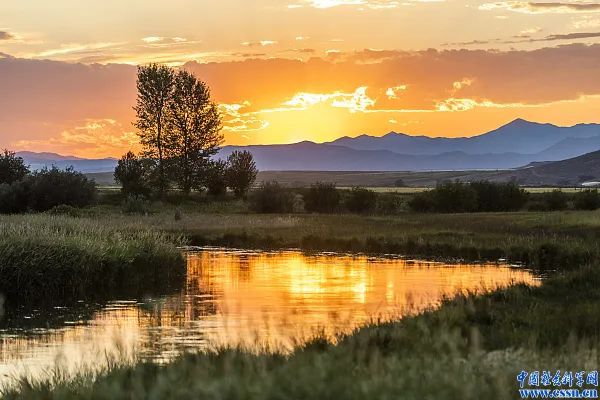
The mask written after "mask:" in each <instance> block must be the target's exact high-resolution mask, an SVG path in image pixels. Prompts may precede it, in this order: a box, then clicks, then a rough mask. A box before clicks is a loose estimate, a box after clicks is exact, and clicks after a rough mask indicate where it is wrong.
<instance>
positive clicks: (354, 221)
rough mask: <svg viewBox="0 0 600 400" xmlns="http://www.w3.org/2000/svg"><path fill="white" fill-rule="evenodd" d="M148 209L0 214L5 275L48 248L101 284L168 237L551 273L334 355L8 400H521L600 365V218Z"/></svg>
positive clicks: (209, 356)
mask: <svg viewBox="0 0 600 400" xmlns="http://www.w3.org/2000/svg"><path fill="white" fill-rule="evenodd" d="M176 210H178V215H179V217H178V218H175V214H176ZM151 211H152V212H150V213H149V214H147V215H143V216H142V215H127V214H123V213H121V212H120V211H118V209H117V208H116V207H114V206H102V207H97V208H95V209H93V210H91V211H90V212H89V215H88V216H84V217H79V218H75V217H66V216H58V217H56V216H55V217H51V216H46V215H37V216H21V217H2V218H0V227H1V228H2V231H3V232H4V231H6V232H8V233H9V234H8V235H4V236H3V237H2V238H0V265H3V266H4V265H10V263H8V264H7V263H6V261H5V260H3V259H2V258H5V259H6V257H10V259H11V260H13V262H16V261H15V260H17V261H18V262H20V263H24V261H23V260H22V259H26V256H27V255H28V254H29V253H27V249H28V248H30V247H31V246H35V245H36V243H40V247H39V248H37V247H36V248H35V249H36V250H35V251H34V252H33V254H37V255H36V257H38V258H37V261H40V260H42V259H47V257H48V256H52V254H54V253H52V251H55V250H52V249H56V248H60V249H70V250H71V251H73V254H74V255H75V257H77V259H78V260H79V261H78V262H77V263H76V264H75V263H73V264H68V260H67V265H68V266H67V267H66V268H67V270H69V271H70V272H71V273H73V272H74V271H76V272H78V273H79V272H82V269H81V268H82V267H81V266H82V265H86V267H85V268H91V269H90V271H92V274H93V273H94V271H102V268H99V269H96V267H93V266H92V267H89V266H88V265H87V264H86V263H87V262H92V263H93V262H95V260H98V259H102V260H106V262H107V264H106V265H132V264H127V263H125V264H122V262H123V260H126V259H129V260H131V257H133V258H135V257H136V255H139V254H147V257H151V256H150V255H156V257H158V258H157V259H161V258H160V257H161V256H159V255H158V254H162V255H163V256H164V257H166V258H165V259H170V257H168V256H166V254H172V253H171V252H172V251H173V248H172V245H173V243H174V242H173V238H174V237H179V236H184V237H186V238H187V239H188V240H189V241H190V242H191V243H194V244H213V245H214V244H216V245H227V246H235V247H254V248H286V247H299V248H302V249H305V250H343V251H351V252H374V253H379V252H395V253H404V254H408V255H412V256H420V257H426V258H461V259H468V260H492V259H498V258H505V259H509V260H512V261H524V262H527V263H528V264H529V265H530V266H532V267H535V268H548V269H551V270H553V271H554V273H553V274H552V275H551V277H550V278H548V279H547V280H546V281H545V282H544V283H543V284H542V285H541V286H540V287H535V288H532V287H527V286H524V285H519V286H514V287H510V288H507V289H502V290H500V291H496V292H493V293H490V294H484V295H462V296H458V297H456V298H454V299H451V300H448V301H446V302H445V303H444V304H443V305H442V307H441V308H440V309H438V310H431V311H428V312H425V313H423V314H421V315H419V316H415V317H410V318H406V319H403V320H402V321H399V322H391V323H383V324H377V323H374V324H372V325H371V326H367V327H365V328H362V329H360V330H358V331H357V332H355V333H353V334H351V335H348V336H344V337H340V338H338V340H337V343H336V344H335V345H333V344H330V343H329V342H327V341H326V340H325V339H324V338H315V340H314V341H312V342H311V343H308V344H304V345H300V346H299V347H298V349H297V350H296V351H295V352H294V353H292V354H290V355H282V354H264V353H263V354H255V353H251V352H247V351H244V350H243V349H220V350H218V351H216V352H214V353H202V354H189V355H184V356H182V357H180V358H179V359H177V360H176V361H174V362H172V363H169V364H167V365H162V366H159V365H154V364H149V363H137V364H133V365H129V364H127V363H124V364H115V365H113V366H112V367H111V368H108V369H107V370H106V371H104V372H102V373H100V374H99V375H95V374H92V373H86V372H82V374H81V375H80V376H79V377H77V378H76V379H65V378H61V376H62V375H61V374H60V373H57V374H55V378H54V379H49V380H47V381H44V382H29V381H22V382H21V384H20V386H18V387H17V388H15V389H14V390H12V391H9V392H6V393H5V394H4V398H6V399H27V400H29V399H32V400H34V399H57V400H58V399H61V400H62V399H147V398H157V399H158V398H176V399H195V398H206V399H238V398H248V399H283V398H292V399H294V398H298V399H299V398H332V399H333V398H344V399H363V398H403V399H480V398H486V399H512V398H516V396H518V393H517V384H516V379H515V377H516V375H517V373H518V372H519V371H521V370H541V369H545V370H546V369H547V370H557V369H561V370H563V371H564V370H565V369H570V370H585V369H587V370H592V369H597V368H598V362H599V361H600V360H599V359H598V357H599V356H598V343H599V341H600V263H599V262H600V261H599V251H600V250H598V248H597V247H598V246H597V241H598V238H599V237H600V212H584V211H564V212H554V213H534V212H527V213H525V212H523V213H481V214H460V215H435V214H427V215H417V214H408V213H407V214H402V215H400V216H393V217H376V216H372V217H371V216H353V215H309V214H296V215H256V214H248V213H246V212H245V210H244V206H243V204H241V203H239V202H233V203H221V204H220V205H219V206H215V205H208V204H202V205H197V204H182V205H178V206H174V205H169V204H162V205H160V206H158V207H155V209H153V210H151ZM21 235H25V237H27V238H28V239H21ZM52 235H54V237H56V238H57V239H56V242H54V239H52V237H53V236H52ZM115 235H116V237H117V238H118V239H114V238H115ZM27 240H29V242H28V241H27ZM11 243H16V244H17V245H16V247H15V249H16V250H12V249H13V246H12V245H11ZM49 249H50V250H49ZM82 249H84V250H82ZM140 249H145V250H143V251H140ZM169 249H170V250H169ZM7 250H8V251H9V255H8V256H7V255H5V254H4V253H5V252H6V251H7ZM11 251H13V253H11ZM59 254H60V255H61V256H62V255H64V254H68V255H70V254H71V253H69V252H65V251H63V250H60V252H59ZM125 255H127V256H125ZM50 259H52V258H51V257H50ZM174 259H175V258H173V260H174ZM35 260H36V258H35V257H34V260H33V261H30V262H27V263H26V264H27V265H28V266H29V268H32V270H33V271H37V272H40V273H44V274H46V273H50V274H53V273H55V271H54V270H53V269H52V268H49V267H45V269H44V268H42V269H40V267H39V265H38V264H36V262H34V261H35ZM57 260H60V257H58V258H57ZM146 260H148V259H146ZM152 264H160V263H154V262H153V263H152ZM36 265H37V266H36ZM92 265H93V264H92ZM35 268H38V269H37V270H36V269H35ZM121 269H125V270H128V269H127V268H126V267H121ZM83 271H85V270H83ZM131 271H134V272H135V273H136V274H137V273H139V272H140V271H139V270H136V269H135V268H134V269H132V270H131ZM159 272H160V271H153V276H157V275H158V273H159ZM3 273H4V272H3ZM30 276H31V273H30ZM50 276H53V275H50ZM57 276H59V277H60V276H61V275H60V274H58V275H57ZM63 277H64V275H63ZM58 281H60V279H58V278H57V282H58ZM39 282H41V281H40V280H38V284H39ZM113 283H114V282H113Z"/></svg>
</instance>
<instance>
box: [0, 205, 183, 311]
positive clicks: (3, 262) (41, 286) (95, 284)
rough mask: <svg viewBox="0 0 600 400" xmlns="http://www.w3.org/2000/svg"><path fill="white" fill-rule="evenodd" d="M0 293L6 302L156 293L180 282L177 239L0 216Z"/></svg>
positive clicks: (68, 221) (41, 217)
mask: <svg viewBox="0 0 600 400" xmlns="http://www.w3.org/2000/svg"><path fill="white" fill-rule="evenodd" d="M0 231H1V232H2V236H1V237H0V292H1V293H3V295H4V296H6V299H7V301H8V302H9V303H11V302H13V303H14V302H16V301H18V302H19V303H22V302H29V301H32V302H35V301H36V300H43V301H44V302H48V301H51V300H61V299H64V298H81V297H89V296H101V295H103V294H107V293H110V292H112V293H119V292H121V291H124V290H126V291H133V292H135V291H137V290H152V289H160V288H161V287H165V286H168V285H172V284H173V283H174V282H176V281H178V280H180V279H181V277H183V275H184V273H185V262H184V260H183V258H182V256H181V254H180V252H179V250H177V248H176V247H177V246H178V245H181V244H182V243H184V241H183V240H182V239H181V238H179V237H177V236H176V235H171V234H166V233H162V232H157V231H151V230H148V229H144V228H143V227H141V226H139V225H137V224H135V223H129V224H127V225H122V224H108V223H105V222H104V221H102V219H101V218H97V219H91V218H73V217H69V216H65V215H46V214H35V215H24V216H2V217H0Z"/></svg>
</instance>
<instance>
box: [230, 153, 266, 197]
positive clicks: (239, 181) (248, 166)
mask: <svg viewBox="0 0 600 400" xmlns="http://www.w3.org/2000/svg"><path fill="white" fill-rule="evenodd" d="M257 175H258V170H257V169H256V163H255V162H254V157H252V153H250V152H249V151H246V150H244V151H234V152H233V153H231V155H230V156H229V157H228V158H227V173H226V180H227V186H229V187H230V188H231V190H233V193H234V194H235V196H236V197H237V198H241V197H245V196H246V194H247V193H248V190H250V187H251V186H252V184H253V183H254V181H255V180H256V176H257Z"/></svg>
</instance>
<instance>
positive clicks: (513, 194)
mask: <svg viewBox="0 0 600 400" xmlns="http://www.w3.org/2000/svg"><path fill="white" fill-rule="evenodd" d="M470 186H471V187H472V188H473V189H475V192H476V193H477V210H478V211H518V210H520V209H521V208H523V206H524V205H525V203H526V202H527V198H528V193H527V192H526V191H525V190H524V189H521V188H520V187H519V186H518V185H517V184H516V183H513V182H509V183H494V182H488V181H480V182H474V183H471V184H470Z"/></svg>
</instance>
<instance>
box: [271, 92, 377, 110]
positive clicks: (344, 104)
mask: <svg viewBox="0 0 600 400" xmlns="http://www.w3.org/2000/svg"><path fill="white" fill-rule="evenodd" d="M367 89H368V88H367V87H366V86H362V87H359V88H358V89H356V90H355V91H354V92H353V93H343V92H334V93H325V94H323V93H296V94H295V95H294V97H292V98H291V99H290V100H288V101H286V102H284V103H283V106H284V107H291V108H292V109H294V110H306V109H308V108H310V107H312V106H315V105H317V104H328V105H330V106H331V107H335V108H345V109H347V110H348V111H350V112H351V113H355V112H365V111H367V109H368V108H370V107H373V106H374V105H375V100H373V99H371V98H370V97H369V96H367ZM284 110H285V108H284Z"/></svg>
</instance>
